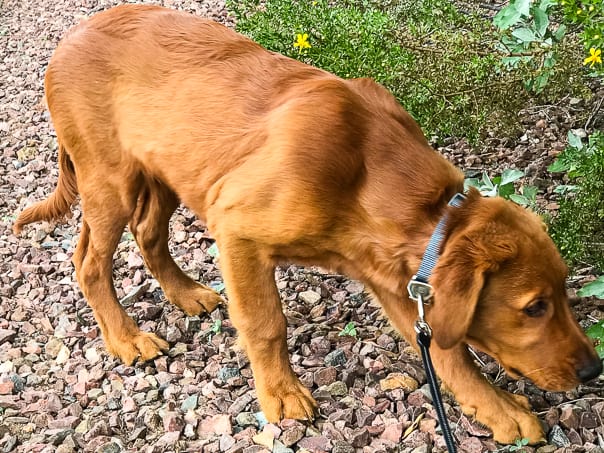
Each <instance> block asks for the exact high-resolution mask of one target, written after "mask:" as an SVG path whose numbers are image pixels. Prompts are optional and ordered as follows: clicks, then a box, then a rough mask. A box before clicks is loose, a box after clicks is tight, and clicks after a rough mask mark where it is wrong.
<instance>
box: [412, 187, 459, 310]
mask: <svg viewBox="0 0 604 453" xmlns="http://www.w3.org/2000/svg"><path fill="white" fill-rule="evenodd" d="M465 199H466V197H465V195H463V194H461V193H456V194H455V195H453V197H452V198H451V199H450V200H449V203H448V205H449V206H453V207H455V208H458V207H460V206H461V205H462V203H463V202H464V201H465ZM448 219H449V216H448V214H446V213H445V214H444V215H443V216H442V217H441V219H440V221H439V222H438V224H437V225H436V228H434V232H433V233H432V237H431V238H430V242H429V243H428V247H426V251H425V252H424V256H423V257H422V261H421V263H420V265H419V269H418V270H417V273H416V274H415V275H414V276H413V277H411V280H410V281H409V284H408V285H407V291H408V292H409V297H410V298H411V299H413V300H415V301H418V302H419V301H420V299H421V301H422V302H427V301H428V299H429V298H430V297H431V296H432V286H430V284H429V283H428V280H429V279H430V275H431V274H432V271H433V270H434V268H435V267H436V262H437V261H438V258H439V257H440V246H441V243H442V241H443V238H444V235H445V228H446V227H447V221H448Z"/></svg>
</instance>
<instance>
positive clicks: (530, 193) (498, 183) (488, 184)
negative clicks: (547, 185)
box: [464, 169, 537, 207]
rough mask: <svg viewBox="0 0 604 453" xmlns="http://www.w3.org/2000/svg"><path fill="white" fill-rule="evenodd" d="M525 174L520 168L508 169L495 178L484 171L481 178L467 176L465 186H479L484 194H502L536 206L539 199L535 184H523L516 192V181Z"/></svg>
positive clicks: (518, 202) (514, 200) (517, 201)
mask: <svg viewBox="0 0 604 453" xmlns="http://www.w3.org/2000/svg"><path fill="white" fill-rule="evenodd" d="M523 176H524V173H523V172H521V171H520V170H515V169H507V170H504V171H503V173H502V174H501V176H495V177H494V178H493V179H491V178H490V177H489V175H488V174H487V173H486V172H483V173H482V177H481V178H467V179H466V180H465V181H464V186H465V188H466V189H467V188H468V187H475V188H477V189H478V190H479V191H480V193H481V194H482V195H483V196H486V197H495V196H500V197H503V198H507V199H509V200H512V201H513V202H514V203H517V204H519V205H521V206H527V207H528V206H530V207H534V206H535V203H536V199H537V188H536V187H534V186H521V187H520V189H519V193H516V189H515V187H514V182H515V181H517V180H519V179H520V178H522V177H523Z"/></svg>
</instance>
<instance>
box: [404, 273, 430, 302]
mask: <svg viewBox="0 0 604 453" xmlns="http://www.w3.org/2000/svg"><path fill="white" fill-rule="evenodd" d="M407 291H408V292H409V297H410V298H411V299H412V300H414V301H416V302H417V301H418V299H419V298H420V297H421V298H422V304H428V303H429V302H430V299H431V298H432V286H431V285H430V284H428V283H424V282H420V281H419V280H417V276H416V275H414V276H413V277H411V280H409V283H408V284H407Z"/></svg>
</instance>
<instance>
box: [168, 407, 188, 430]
mask: <svg viewBox="0 0 604 453" xmlns="http://www.w3.org/2000/svg"><path fill="white" fill-rule="evenodd" d="M163 422H164V431H166V432H171V431H178V432H180V431H182V429H183V428H184V426H185V423H184V420H183V419H182V417H181V416H180V415H179V414H178V413H177V412H166V413H165V415H164V420H163Z"/></svg>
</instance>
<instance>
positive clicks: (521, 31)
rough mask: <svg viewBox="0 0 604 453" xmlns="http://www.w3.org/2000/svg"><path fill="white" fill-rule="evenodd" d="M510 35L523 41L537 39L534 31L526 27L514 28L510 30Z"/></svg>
mask: <svg viewBox="0 0 604 453" xmlns="http://www.w3.org/2000/svg"><path fill="white" fill-rule="evenodd" d="M512 36H514V37H516V38H518V39H519V40H520V41H522V42H525V43H526V42H533V41H536V40H537V37H536V36H535V33H534V32H533V31H532V30H530V29H528V28H526V27H522V28H517V29H516V30H514V31H513V32H512Z"/></svg>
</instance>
